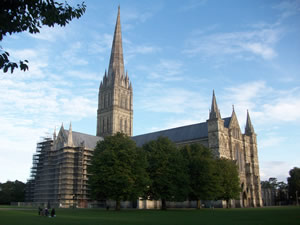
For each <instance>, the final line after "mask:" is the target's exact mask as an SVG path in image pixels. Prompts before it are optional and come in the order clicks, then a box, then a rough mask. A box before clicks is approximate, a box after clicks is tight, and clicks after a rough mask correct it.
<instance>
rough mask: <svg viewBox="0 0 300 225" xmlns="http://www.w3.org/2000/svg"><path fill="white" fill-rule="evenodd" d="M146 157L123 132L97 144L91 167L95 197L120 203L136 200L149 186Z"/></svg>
mask: <svg viewBox="0 0 300 225" xmlns="http://www.w3.org/2000/svg"><path fill="white" fill-rule="evenodd" d="M146 166H147V164H146V157H145V154H144V153H143V151H142V150H141V149H140V148H137V147H136V144H135V142H134V141H133V140H131V139H130V137H128V136H126V135H125V134H123V133H117V134H115V135H113V136H109V137H105V139H104V141H100V142H98V143H97V145H96V148H95V150H94V155H93V157H92V160H91V165H90V166H89V167H88V172H89V173H90V174H91V175H90V177H89V184H90V189H91V197H92V198H93V199H96V200H107V199H112V200H115V201H116V210H120V202H121V201H126V200H136V199H137V198H138V197H140V196H142V195H143V194H144V192H145V190H146V188H147V186H148V184H149V179H148V175H147V172H146Z"/></svg>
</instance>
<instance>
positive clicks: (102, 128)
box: [102, 118, 104, 133]
mask: <svg viewBox="0 0 300 225" xmlns="http://www.w3.org/2000/svg"><path fill="white" fill-rule="evenodd" d="M102 133H104V118H103V120H102Z"/></svg>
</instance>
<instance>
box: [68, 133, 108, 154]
mask: <svg viewBox="0 0 300 225" xmlns="http://www.w3.org/2000/svg"><path fill="white" fill-rule="evenodd" d="M65 133H66V136H67V137H68V134H69V131H68V130H65ZM72 136H73V144H74V145H75V146H82V143H84V146H85V147H86V148H88V149H94V148H95V147H96V144H97V142H98V141H100V140H101V141H103V140H104V138H103V137H97V136H94V135H89V134H84V133H79V132H76V131H72Z"/></svg>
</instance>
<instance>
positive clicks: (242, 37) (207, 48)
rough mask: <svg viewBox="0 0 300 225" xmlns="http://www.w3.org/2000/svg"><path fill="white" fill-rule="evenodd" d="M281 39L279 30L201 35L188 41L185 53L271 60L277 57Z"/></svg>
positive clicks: (268, 29) (266, 29) (265, 29)
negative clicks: (255, 57)
mask: <svg viewBox="0 0 300 225" xmlns="http://www.w3.org/2000/svg"><path fill="white" fill-rule="evenodd" d="M280 37H281V30H280V29H278V28H264V29H256V30H249V31H241V32H227V33H216V34H207V35H205V34H202V35H201V34H200V35H196V36H193V37H191V38H189V39H188V40H187V41H186V49H185V50H184V51H183V52H184V53H185V54H188V55H190V56H195V55H201V56H203V57H220V56H226V55H233V56H236V57H239V58H246V57H249V56H259V57H261V58H263V59H266V60H270V59H273V58H275V57H276V56H277V52H276V50H275V44H276V43H277V42H278V41H279V39H280Z"/></svg>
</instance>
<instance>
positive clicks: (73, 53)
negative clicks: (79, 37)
mask: <svg viewBox="0 0 300 225" xmlns="http://www.w3.org/2000/svg"><path fill="white" fill-rule="evenodd" d="M82 49H83V47H82V43H81V42H79V41H77V42H74V43H72V44H70V45H69V47H68V49H67V50H65V51H64V52H62V54H61V56H62V58H63V61H64V62H68V63H69V64H71V65H77V66H78V65H79V66H82V65H87V64H88V61H87V60H86V59H85V58H84V55H83V54H82V52H83V51H82Z"/></svg>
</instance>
